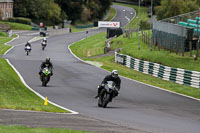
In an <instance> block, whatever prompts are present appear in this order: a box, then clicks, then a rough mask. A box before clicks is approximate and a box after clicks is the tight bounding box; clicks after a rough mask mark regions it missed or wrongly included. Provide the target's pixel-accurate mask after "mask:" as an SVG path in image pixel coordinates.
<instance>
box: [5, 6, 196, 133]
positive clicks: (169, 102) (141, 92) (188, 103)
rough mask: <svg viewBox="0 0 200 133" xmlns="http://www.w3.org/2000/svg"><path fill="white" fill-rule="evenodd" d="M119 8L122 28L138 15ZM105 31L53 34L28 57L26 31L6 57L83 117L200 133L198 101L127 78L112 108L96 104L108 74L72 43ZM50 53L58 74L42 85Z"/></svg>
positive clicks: (163, 132)
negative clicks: (42, 66)
mask: <svg viewBox="0 0 200 133" xmlns="http://www.w3.org/2000/svg"><path fill="white" fill-rule="evenodd" d="M114 7H115V8H116V9H117V15H116V17H115V18H114V19H113V21H120V22H121V25H122V26H123V25H126V24H127V23H128V19H126V18H127V17H128V18H130V19H131V18H133V17H134V16H135V12H134V10H132V9H131V8H128V7H122V6H114ZM123 10H125V11H123ZM131 12H132V13H133V14H131ZM125 16H127V17H126V18H125ZM103 31H105V29H104V28H100V29H93V30H90V31H89V33H88V34H86V33H85V32H79V33H68V34H64V35H59V36H52V37H50V38H48V46H47V47H46V49H45V51H42V50H41V45H40V41H36V42H34V43H32V49H33V50H32V52H31V54H30V56H26V55H25V53H24V45H19V44H23V42H26V41H28V40H29V39H30V38H31V37H30V36H28V37H25V35H22V36H20V37H19V38H18V39H16V40H15V41H13V42H11V44H10V45H13V46H16V47H14V48H13V49H12V50H10V51H9V52H8V53H7V54H6V55H5V56H4V58H7V59H9V60H10V62H11V63H12V64H13V65H14V66H15V68H16V69H17V70H18V71H19V72H20V73H21V75H22V76H23V78H24V80H25V81H26V83H27V84H28V85H29V86H30V87H31V88H32V89H34V90H35V91H37V92H38V93H40V94H41V95H42V96H44V97H46V96H47V97H48V99H49V100H50V101H52V102H54V103H56V104H59V105H61V106H63V107H66V108H69V109H71V110H74V111H76V112H79V113H80V114H81V115H84V116H88V117H92V118H95V119H100V120H103V121H108V122H111V123H116V124H119V125H122V126H125V127H128V128H133V129H138V130H141V131H146V132H153V133H189V132H190V133H200V102H199V101H196V100H192V99H189V98H186V97H182V96H179V95H176V94H172V93H169V92H165V91H162V90H159V89H157V88H154V87H151V86H148V85H145V84H141V83H138V82H135V81H132V80H129V79H126V78H123V77H122V78H121V79H122V84H121V90H120V96H119V97H117V98H116V99H114V100H113V102H112V103H109V104H108V108H105V109H104V108H99V107H98V106H97V100H96V99H94V98H93V96H94V95H96V92H97V85H99V84H100V83H101V81H102V80H103V78H104V76H105V75H107V74H109V72H107V71H105V70H103V69H100V68H97V67H95V66H92V65H89V64H86V63H84V62H82V61H80V60H78V59H76V58H75V57H74V56H73V55H72V54H71V53H70V51H69V50H68V45H70V44H72V43H73V42H76V41H78V40H81V39H83V38H86V37H88V36H91V35H93V34H96V33H99V32H103ZM19 34H22V33H19ZM21 37H22V38H21ZM47 56H48V57H50V58H51V61H52V63H53V65H54V75H53V77H52V78H51V81H50V82H49V84H48V87H42V86H41V82H40V79H39V75H38V72H39V67H40V64H41V62H42V61H43V60H44V59H45V57H47Z"/></svg>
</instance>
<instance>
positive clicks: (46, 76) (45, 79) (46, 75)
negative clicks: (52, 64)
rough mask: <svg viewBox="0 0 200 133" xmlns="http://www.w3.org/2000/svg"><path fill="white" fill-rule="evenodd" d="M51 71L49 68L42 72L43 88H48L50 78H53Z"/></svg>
mask: <svg viewBox="0 0 200 133" xmlns="http://www.w3.org/2000/svg"><path fill="white" fill-rule="evenodd" d="M51 73H52V72H51V70H50V69H49V68H48V67H45V68H44V69H43V70H42V73H41V75H40V79H41V81H42V86H46V85H47V83H48V82H49V80H50V77H51Z"/></svg>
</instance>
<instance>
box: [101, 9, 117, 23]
mask: <svg viewBox="0 0 200 133" xmlns="http://www.w3.org/2000/svg"><path fill="white" fill-rule="evenodd" d="M116 13H117V12H116V10H115V8H112V7H111V8H110V14H109V16H108V17H107V18H106V19H105V20H104V21H110V20H112V19H113V18H114V16H115V15H116Z"/></svg>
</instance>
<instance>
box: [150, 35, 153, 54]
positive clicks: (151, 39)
mask: <svg viewBox="0 0 200 133" xmlns="http://www.w3.org/2000/svg"><path fill="white" fill-rule="evenodd" d="M152 41H153V38H152V37H151V38H150V51H152V43H153V42H152Z"/></svg>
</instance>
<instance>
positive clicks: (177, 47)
mask: <svg viewBox="0 0 200 133" xmlns="http://www.w3.org/2000/svg"><path fill="white" fill-rule="evenodd" d="M176 54H178V42H177V40H176Z"/></svg>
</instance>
